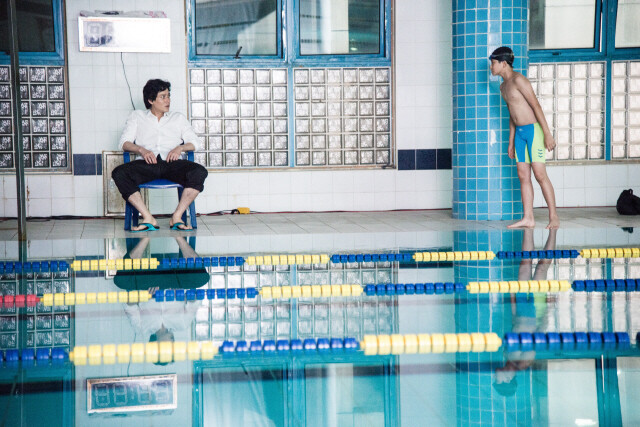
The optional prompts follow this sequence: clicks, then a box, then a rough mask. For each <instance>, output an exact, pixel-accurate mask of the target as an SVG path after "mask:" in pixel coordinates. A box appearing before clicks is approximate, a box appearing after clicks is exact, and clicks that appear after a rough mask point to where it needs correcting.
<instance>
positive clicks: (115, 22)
mask: <svg viewBox="0 0 640 427" xmlns="http://www.w3.org/2000/svg"><path fill="white" fill-rule="evenodd" d="M78 30H79V37H78V38H79V41H80V51H82V52H151V53H169V52H171V24H170V20H169V18H167V16H166V15H165V14H164V12H153V11H152V12H147V11H135V12H121V11H108V12H105V11H94V12H88V11H84V10H83V11H82V12H80V16H79V17H78Z"/></svg>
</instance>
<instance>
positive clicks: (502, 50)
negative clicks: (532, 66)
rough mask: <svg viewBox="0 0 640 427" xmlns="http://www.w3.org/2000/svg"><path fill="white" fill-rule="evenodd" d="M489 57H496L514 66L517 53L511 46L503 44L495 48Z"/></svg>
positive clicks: (497, 59)
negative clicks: (514, 52) (515, 53)
mask: <svg viewBox="0 0 640 427" xmlns="http://www.w3.org/2000/svg"><path fill="white" fill-rule="evenodd" d="M489 59H495V60H496V61H500V62H502V61H505V62H506V63H507V64H509V65H510V66H511V67H513V60H514V59H515V55H514V54H513V51H512V50H511V49H510V48H508V47H506V46H502V47H499V48H497V49H496V50H494V51H493V53H492V54H491V56H489Z"/></svg>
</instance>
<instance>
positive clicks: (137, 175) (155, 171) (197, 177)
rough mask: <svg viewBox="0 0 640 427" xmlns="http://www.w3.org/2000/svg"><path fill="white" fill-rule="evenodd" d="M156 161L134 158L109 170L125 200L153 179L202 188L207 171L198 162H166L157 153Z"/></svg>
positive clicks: (197, 188)
mask: <svg viewBox="0 0 640 427" xmlns="http://www.w3.org/2000/svg"><path fill="white" fill-rule="evenodd" d="M157 161H158V163H156V164H149V163H147V162H145V161H144V160H135V161H133V162H129V163H125V164H123V165H120V166H118V167H117V168H115V169H114V170H113V172H111V177H112V178H113V180H114V181H115V183H116V186H117V187H118V190H119V191H120V194H122V197H123V198H124V199H125V200H129V196H131V195H132V194H133V193H135V192H137V191H140V187H139V186H140V185H141V184H144V183H146V182H149V181H153V180H154V179H168V180H169V181H172V182H175V183H177V184H180V185H182V186H183V187H184V188H193V189H195V190H198V191H202V190H203V189H204V180H205V179H206V178H207V175H208V174H209V172H207V170H206V169H205V168H204V167H203V166H202V165H200V164H198V163H195V162H192V161H189V160H174V161H172V162H166V161H164V160H162V158H161V157H160V156H159V155H158V157H157Z"/></svg>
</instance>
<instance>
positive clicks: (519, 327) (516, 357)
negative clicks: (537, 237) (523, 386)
mask: <svg viewBox="0 0 640 427" xmlns="http://www.w3.org/2000/svg"><path fill="white" fill-rule="evenodd" d="M523 232H524V236H523V238H522V250H523V251H532V250H533V249H534V245H533V229H530V228H529V229H524V230H523ZM557 232H558V230H557V229H550V230H549V237H548V238H547V243H546V244H545V245H544V250H553V249H555V248H556V233H557ZM550 265H551V260H550V259H538V264H537V265H536V268H535V271H534V272H533V275H532V274H531V270H532V267H533V261H532V260H531V258H528V259H525V258H523V259H522V261H520V268H519V270H518V280H545V279H546V278H547V272H548V270H549V266H550ZM511 312H512V316H513V317H512V323H513V332H515V333H520V332H534V331H535V330H536V329H537V326H538V325H537V322H538V319H537V316H536V306H535V301H534V294H525V293H518V294H511ZM535 355H536V353H535V351H514V352H509V353H508V360H507V363H505V365H504V367H502V368H498V369H496V374H495V382H494V383H493V387H494V388H495V389H496V391H497V392H498V393H500V394H501V395H503V396H513V395H514V394H515V392H516V390H517V388H518V381H517V380H516V373H517V372H518V371H522V370H524V369H527V368H529V367H530V366H531V364H532V363H533V360H534V359H535Z"/></svg>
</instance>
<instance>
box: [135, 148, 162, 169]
mask: <svg viewBox="0 0 640 427" xmlns="http://www.w3.org/2000/svg"><path fill="white" fill-rule="evenodd" d="M139 153H140V155H141V156H142V158H143V159H144V161H145V162H147V163H148V164H150V165H151V164H155V163H158V161H157V160H156V156H155V154H153V151H150V150H147V149H146V148H143V147H140V151H139Z"/></svg>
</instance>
